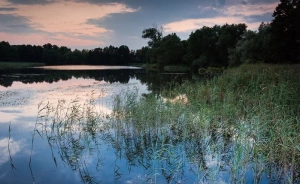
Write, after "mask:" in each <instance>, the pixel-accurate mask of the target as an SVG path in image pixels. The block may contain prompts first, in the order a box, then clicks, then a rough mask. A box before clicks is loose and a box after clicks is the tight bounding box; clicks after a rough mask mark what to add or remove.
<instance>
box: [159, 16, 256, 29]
mask: <svg viewBox="0 0 300 184" xmlns="http://www.w3.org/2000/svg"><path fill="white" fill-rule="evenodd" d="M226 23H227V24H239V23H246V24H247V26H248V29H251V30H255V29H257V28H258V26H259V25H260V22H255V23H247V22H246V21H245V20H244V19H243V18H242V17H233V16H231V17H214V18H199V19H186V20H182V21H177V22H172V23H169V24H165V25H164V26H163V28H164V30H165V31H166V32H167V33H170V32H188V31H192V30H196V29H200V28H202V27H203V26H207V27H212V26H214V25H224V24H226Z"/></svg>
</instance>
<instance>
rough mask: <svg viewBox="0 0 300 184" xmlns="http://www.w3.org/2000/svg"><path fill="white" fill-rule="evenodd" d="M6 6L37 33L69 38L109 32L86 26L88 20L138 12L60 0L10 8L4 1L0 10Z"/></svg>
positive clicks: (120, 6)
mask: <svg viewBox="0 0 300 184" xmlns="http://www.w3.org/2000/svg"><path fill="white" fill-rule="evenodd" d="M7 6H10V7H13V8H16V9H15V10H13V11H11V13H12V14H14V15H15V16H21V17H25V18H27V19H28V21H29V24H30V26H31V27H33V28H35V29H37V30H41V31H46V32H51V33H68V34H70V35H72V36H82V35H86V36H97V35H99V34H101V33H105V32H109V31H110V30H107V29H106V28H104V27H97V26H96V25H93V24H88V23H87V21H88V20H89V19H101V18H103V17H106V16H108V15H110V14H113V13H128V12H135V11H137V10H136V9H132V8H129V7H127V6H126V5H124V4H119V3H111V4H104V5H96V4H91V3H86V2H72V1H63V0H62V1H56V2H54V3H51V4H46V5H38V4H36V5H15V6H12V5H10V4H9V3H8V2H7V1H4V2H2V3H1V4H0V7H7ZM1 13H2V14H4V13H5V12H1V11H0V14H1Z"/></svg>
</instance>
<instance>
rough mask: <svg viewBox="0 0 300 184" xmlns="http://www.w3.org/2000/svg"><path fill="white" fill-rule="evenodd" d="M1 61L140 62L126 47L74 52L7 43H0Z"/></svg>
mask: <svg viewBox="0 0 300 184" xmlns="http://www.w3.org/2000/svg"><path fill="white" fill-rule="evenodd" d="M0 61H8V62H10V61H13V62H15V61H18V62H39V63H45V64H46V65H63V64H90V65H127V64H128V63H138V62H139V61H138V60H137V59H136V57H135V51H132V50H129V48H128V47H127V46H126V45H121V46H120V47H114V46H109V47H104V48H95V49H92V50H81V51H80V50H77V49H75V50H74V51H72V50H71V49H70V48H68V47H65V46H61V47H58V46H57V45H52V44H50V43H47V44H45V45H43V46H36V45H33V46H32V45H10V44H9V43H8V42H5V41H2V42H0Z"/></svg>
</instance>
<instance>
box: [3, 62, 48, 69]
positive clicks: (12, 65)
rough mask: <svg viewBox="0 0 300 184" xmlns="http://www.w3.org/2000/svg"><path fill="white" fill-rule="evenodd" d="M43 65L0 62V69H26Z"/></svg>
mask: <svg viewBox="0 0 300 184" xmlns="http://www.w3.org/2000/svg"><path fill="white" fill-rule="evenodd" d="M44 65H45V64H44V63H28V62H0V69H11V68H26V67H35V66H44Z"/></svg>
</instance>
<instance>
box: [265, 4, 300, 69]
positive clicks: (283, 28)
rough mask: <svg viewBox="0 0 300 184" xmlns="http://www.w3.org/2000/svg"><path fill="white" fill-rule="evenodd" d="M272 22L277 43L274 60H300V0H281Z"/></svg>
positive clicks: (293, 61)
mask: <svg viewBox="0 0 300 184" xmlns="http://www.w3.org/2000/svg"><path fill="white" fill-rule="evenodd" d="M273 17H274V20H273V21H272V22H271V27H272V32H273V39H272V42H273V43H272V44H274V45H276V49H275V50H274V52H275V53H276V54H277V55H276V56H277V57H276V58H274V60H277V62H292V63H296V62H300V54H299V53H300V0H280V3H279V4H278V6H277V7H276V9H275V11H274V13H273Z"/></svg>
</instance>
